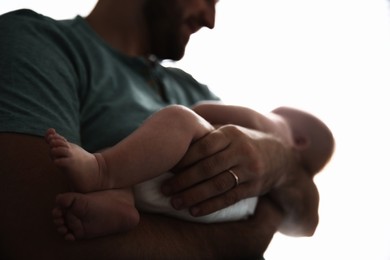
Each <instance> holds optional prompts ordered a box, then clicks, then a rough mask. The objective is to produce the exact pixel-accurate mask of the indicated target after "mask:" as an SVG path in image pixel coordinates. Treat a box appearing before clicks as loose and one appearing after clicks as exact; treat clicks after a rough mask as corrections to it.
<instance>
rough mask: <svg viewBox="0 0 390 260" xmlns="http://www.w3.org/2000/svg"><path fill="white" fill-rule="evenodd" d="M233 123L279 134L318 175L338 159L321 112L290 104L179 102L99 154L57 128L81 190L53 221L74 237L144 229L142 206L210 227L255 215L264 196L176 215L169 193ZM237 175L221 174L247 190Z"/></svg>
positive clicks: (54, 141) (61, 203)
mask: <svg viewBox="0 0 390 260" xmlns="http://www.w3.org/2000/svg"><path fill="white" fill-rule="evenodd" d="M225 124H235V125H239V126H243V127H247V128H252V129H256V130H260V131H262V132H265V133H272V134H274V135H275V136H276V137H278V138H280V140H281V142H283V143H284V144H285V145H286V146H288V147H291V149H293V150H295V151H296V153H297V155H298V156H299V159H300V161H301V163H302V165H303V166H304V167H305V169H306V170H307V172H308V173H310V174H313V175H314V174H315V173H318V172H319V171H320V170H321V169H322V168H323V167H324V166H325V165H326V163H327V162H328V161H329V160H330V158H331V156H332V154H333V150H334V139H333V135H332V133H331V131H330V130H329V128H328V127H327V126H326V125H325V124H324V123H323V122H322V121H321V120H319V119H318V118H316V117H314V116H313V115H311V114H309V113H307V112H304V111H301V110H297V109H293V108H288V107H280V108H277V109H275V110H273V111H272V112H271V113H269V114H268V115H262V114H260V113H258V112H256V111H254V110H252V109H249V108H245V107H241V106H228V105H223V104H220V103H215V102H204V103H200V104H198V105H196V106H194V107H193V108H192V110H191V109H189V108H186V107H183V106H180V105H171V106H168V107H166V108H163V109H161V110H160V111H158V112H156V113H155V114H153V115H152V116H150V117H149V118H148V119H147V120H146V121H145V122H144V123H143V124H142V125H141V126H140V127H139V128H138V129H137V130H136V131H134V132H133V133H132V134H130V135H129V136H128V137H126V138H125V139H123V140H122V141H121V142H119V143H118V144H116V145H115V146H113V147H109V148H107V149H105V150H103V151H101V152H99V153H94V154H91V153H89V152H87V151H85V150H83V149H82V148H81V147H79V146H77V145H75V144H72V143H69V142H68V141H66V139H65V138H64V137H62V136H61V135H59V134H58V133H56V131H55V130H54V129H49V130H48V131H47V133H46V136H45V139H46V141H47V143H48V144H49V146H50V154H51V156H52V159H53V162H54V164H55V165H56V166H58V167H59V168H60V169H61V170H62V171H63V172H64V173H65V174H66V175H67V177H68V178H69V180H70V182H71V184H72V185H73V188H74V189H75V191H77V193H75V192H71V193H65V194H61V195H59V196H58V197H57V204H56V207H55V209H54V210H53V216H54V220H55V223H56V224H57V226H58V231H59V232H60V233H61V234H62V235H64V237H65V239H68V240H75V239H82V238H91V237H98V236H102V235H107V234H111V233H116V232H121V231H126V230H128V229H129V228H132V227H134V226H136V225H137V224H138V221H139V214H138V209H142V210H145V211H149V212H155V213H162V214H167V215H171V216H175V217H180V218H183V219H186V220H191V221H201V222H206V223H208V222H218V221H233V220H239V219H244V218H247V217H248V216H250V215H251V214H252V213H253V212H254V210H255V207H256V204H257V197H254V198H248V199H244V200H241V201H239V202H237V203H236V204H234V205H232V206H230V207H227V208H225V209H222V210H219V211H217V212H214V213H212V214H209V215H206V216H203V217H194V216H192V215H191V214H190V213H189V212H188V210H180V211H179V210H175V209H174V208H173V207H172V206H171V203H170V198H168V197H165V196H164V195H162V193H161V184H162V182H163V181H164V180H166V179H168V178H170V177H171V176H172V174H173V173H171V170H172V169H173V168H174V167H175V165H176V164H177V163H178V162H179V161H180V160H181V158H182V157H183V156H184V154H185V153H186V151H187V149H188V148H189V146H190V145H191V144H192V143H193V142H196V141H197V140H199V139H200V138H202V137H203V136H205V135H207V134H208V133H210V132H211V131H213V130H215V126H218V125H225ZM140 144H143V145H142V146H140ZM133 147H142V149H138V150H134V149H133ZM145 158H147V159H146V160H145ZM234 170H235V168H234V167H230V168H229V169H226V171H224V172H222V173H220V174H226V173H225V172H227V173H229V174H231V175H232V179H233V181H234V182H232V183H233V186H232V188H235V186H236V185H239V183H238V180H239V176H237V173H235V172H234ZM132 191H133V192H134V193H135V194H133V192H132ZM124 197H126V198H124ZM134 199H135V202H134ZM137 208H138V209H137ZM103 223H104V224H103Z"/></svg>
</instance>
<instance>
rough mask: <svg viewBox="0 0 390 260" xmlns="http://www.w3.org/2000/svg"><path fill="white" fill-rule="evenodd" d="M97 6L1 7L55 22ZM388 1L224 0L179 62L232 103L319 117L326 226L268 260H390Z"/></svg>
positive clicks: (282, 242)
mask: <svg viewBox="0 0 390 260" xmlns="http://www.w3.org/2000/svg"><path fill="white" fill-rule="evenodd" d="M95 2H96V0H82V1H80V0H67V1H58V0H51V1H46V0H31V1H28V0H25V1H22V0H0V13H4V12H6V11H9V10H12V9H16V8H22V7H28V8H32V9H34V10H36V11H38V12H41V13H43V14H46V15H48V16H51V17H53V18H71V17H74V16H75V15H76V14H81V15H86V14H88V12H89V11H90V10H91V8H92V7H93V5H94V4H95ZM389 10H390V9H389V6H388V3H387V1H386V0H240V1H238V0H235V1H234V0H222V1H220V2H219V4H218V8H217V24H216V28H215V29H214V30H212V31H210V30H202V31H200V32H199V33H198V34H196V35H194V36H193V37H192V40H191V42H190V44H189V46H188V48H187V53H186V56H185V58H184V59H183V60H182V61H181V62H178V63H176V64H173V65H175V66H179V67H181V68H184V69H185V70H186V71H188V72H190V73H191V74H192V75H193V76H194V77H195V78H197V79H198V80H200V81H202V82H204V83H206V84H208V85H209V86H210V88H212V90H214V91H215V92H216V93H217V94H218V95H219V96H221V97H222V98H223V100H224V101H225V102H226V103H234V104H241V105H246V106H250V107H252V108H255V109H258V110H260V111H262V112H266V111H268V110H270V109H272V108H274V107H276V106H279V105H291V106H296V107H299V108H303V109H307V110H309V111H312V112H313V113H315V114H317V115H318V116H319V117H321V118H322V119H323V120H324V121H325V122H326V123H327V124H328V125H329V126H330V127H331V128H332V129H333V131H334V135H335V138H336V141H337V148H336V153H335V155H334V158H333V160H332V161H331V162H330V164H329V165H328V166H327V167H326V168H325V169H324V171H323V172H322V173H320V175H318V176H317V177H316V183H317V184H318V187H319V190H320V194H321V204H320V224H319V227H318V229H317V231H316V233H315V235H314V236H313V237H311V238H291V237H285V236H283V235H280V234H277V235H275V238H274V240H273V242H272V244H271V245H270V247H269V249H268V251H267V253H266V255H265V256H266V258H267V260H275V259H278V260H279V259H292V260H313V259H314V260H328V259H335V260H352V259H353V260H390V212H389V207H390V205H389V200H390V188H389V182H390V181H389V174H390V167H389V160H390V153H389V149H390V148H389V147H390V124H389V119H390V117H389V113H390V97H389V96H390V95H389V94H388V92H389V84H390V22H389V17H390V15H389Z"/></svg>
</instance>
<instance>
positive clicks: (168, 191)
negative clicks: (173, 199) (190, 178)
mask: <svg viewBox="0 0 390 260" xmlns="http://www.w3.org/2000/svg"><path fill="white" fill-rule="evenodd" d="M161 192H162V194H164V195H165V196H169V195H171V193H172V188H171V186H168V185H163V186H162V188H161Z"/></svg>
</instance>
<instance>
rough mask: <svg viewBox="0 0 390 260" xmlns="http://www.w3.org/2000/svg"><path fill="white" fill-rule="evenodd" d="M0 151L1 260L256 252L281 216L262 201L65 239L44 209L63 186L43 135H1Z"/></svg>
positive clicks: (215, 255) (212, 256) (147, 220)
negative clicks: (208, 220)
mask: <svg viewBox="0 0 390 260" xmlns="http://www.w3.org/2000/svg"><path fill="white" fill-rule="evenodd" d="M0 154H1V155H2V156H1V157H0V185H1V189H0V205H2V210H3V211H2V213H1V214H0V230H1V232H0V258H1V259H3V258H4V259H27V258H37V259H42V260H45V259H50V260H51V259H57V260H59V259H75V260H76V259H108V260H109V259H143V258H147V259H156V258H164V259H169V258H171V259H225V258H236V259H239V258H252V257H253V258H255V257H258V256H261V255H262V253H263V252H264V251H265V249H266V248H267V246H268V244H269V242H270V240H271V239H272V236H273V234H274V233H275V231H276V230H277V227H278V226H279V224H280V220H281V217H280V216H281V215H280V212H279V211H278V210H277V208H275V207H274V206H273V205H272V204H271V203H270V202H269V201H268V200H267V199H264V200H261V202H260V203H259V206H258V209H257V214H256V215H255V216H254V217H252V218H250V219H249V220H247V221H242V222H231V223H221V224H209V225H207V224H200V223H190V222H185V221H180V220H176V219H173V218H168V217H162V216H158V215H149V214H143V215H142V216H141V222H140V224H139V226H137V227H136V228H135V229H134V230H131V231H130V232H127V233H123V234H118V235H112V236H107V237H102V238H97V239H91V240H82V241H76V242H67V241H64V240H63V238H62V237H61V236H59V235H58V234H57V232H56V231H55V225H54V224H52V219H51V214H50V211H51V209H52V207H53V206H54V200H55V196H56V195H57V194H58V193H59V192H66V191H68V190H69V188H68V187H67V184H66V181H65V178H64V176H62V174H60V173H59V172H57V169H56V167H54V166H53V165H52V163H51V160H50V158H49V155H48V148H47V145H46V144H45V142H44V141H43V139H41V138H37V137H31V136H25V135H16V134H2V135H1V134H0ZM238 234H239V235H238Z"/></svg>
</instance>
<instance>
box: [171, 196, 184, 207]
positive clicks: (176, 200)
mask: <svg viewBox="0 0 390 260" xmlns="http://www.w3.org/2000/svg"><path fill="white" fill-rule="evenodd" d="M172 206H173V207H174V208H175V209H181V207H182V206H183V200H182V199H181V198H173V199H172Z"/></svg>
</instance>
